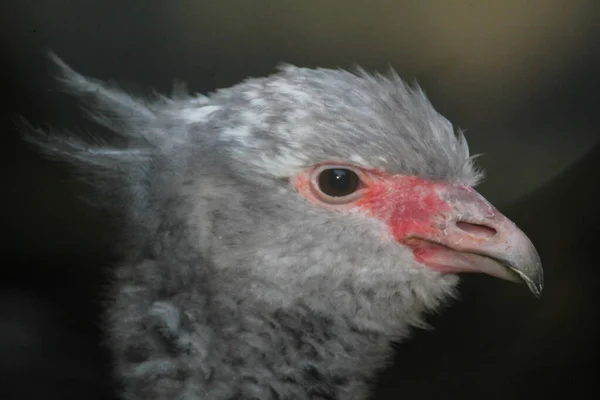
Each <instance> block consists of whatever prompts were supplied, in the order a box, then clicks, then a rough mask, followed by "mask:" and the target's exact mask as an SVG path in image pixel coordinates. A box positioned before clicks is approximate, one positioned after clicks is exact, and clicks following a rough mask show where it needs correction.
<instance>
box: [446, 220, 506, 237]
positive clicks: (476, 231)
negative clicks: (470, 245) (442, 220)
mask: <svg viewBox="0 0 600 400" xmlns="http://www.w3.org/2000/svg"><path fill="white" fill-rule="evenodd" d="M456 226H457V227H459V228H460V229H462V230H463V231H465V232H469V233H470V234H472V235H475V236H483V237H491V236H494V235H495V234H496V233H498V232H497V231H496V230H495V229H494V228H492V227H490V226H486V225H479V224H472V223H470V222H464V221H458V222H457V223H456Z"/></svg>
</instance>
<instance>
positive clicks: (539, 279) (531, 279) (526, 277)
mask: <svg viewBox="0 0 600 400" xmlns="http://www.w3.org/2000/svg"><path fill="white" fill-rule="evenodd" d="M511 270H512V271H513V272H515V273H516V274H517V275H519V277H520V278H521V279H522V281H523V282H524V283H525V284H526V285H527V287H528V288H529V291H531V293H532V294H533V295H534V296H535V297H536V299H539V298H540V297H541V296H542V292H543V290H544V273H543V270H542V268H541V265H537V266H536V267H535V268H533V271H534V273H533V274H525V273H523V271H522V270H520V269H516V268H511Z"/></svg>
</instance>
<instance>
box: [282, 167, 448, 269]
mask: <svg viewBox="0 0 600 400" xmlns="http://www.w3.org/2000/svg"><path fill="white" fill-rule="evenodd" d="M332 165H335V166H337V167H343V166H344V165H343V164H339V163H336V164H332ZM351 168H352V170H353V171H355V172H357V173H358V174H359V177H360V179H361V185H360V187H359V191H360V192H361V193H360V195H359V196H356V198H355V199H353V201H350V202H343V203H340V204H331V203H328V202H327V201H326V200H324V199H323V197H322V196H320V195H319V190H318V188H316V187H315V186H316V185H315V184H314V183H313V182H312V181H311V178H312V173H313V171H314V170H315V169H316V167H314V168H308V169H306V170H303V171H302V172H301V173H299V174H298V175H296V177H295V179H294V182H293V183H294V186H295V187H296V189H297V191H298V192H299V193H300V194H301V195H302V196H303V197H305V198H306V199H307V200H309V201H310V202H311V203H313V204H316V205H319V206H322V207H326V208H332V209H337V210H339V211H349V210H351V209H358V210H360V212H362V213H364V214H365V215H368V216H370V217H373V218H376V219H378V220H380V221H382V222H384V223H385V224H386V225H387V226H388V227H389V231H390V233H391V235H392V236H393V238H394V239H395V240H396V241H398V242H399V243H403V244H408V242H409V241H410V239H411V238H413V237H430V236H432V235H437V234H439V232H440V228H441V226H440V224H437V226H436V224H435V221H434V220H435V218H434V216H435V215H437V214H440V213H444V212H450V211H451V207H450V206H449V205H448V203H447V202H446V201H445V200H443V199H442V198H440V196H439V194H438V192H437V191H436V189H435V187H436V186H439V185H440V183H434V182H432V181H428V180H425V179H421V178H418V177H414V176H405V175H388V174H385V173H384V172H381V171H378V170H362V169H358V168H355V167H351ZM411 247H413V254H414V256H415V258H416V259H417V261H420V262H422V263H426V259H427V254H428V253H430V252H435V251H437V250H438V249H436V248H435V247H433V246H422V245H421V246H419V245H416V246H411ZM431 267H432V268H435V269H438V270H442V269H443V268H442V267H441V266H440V268H437V267H436V266H433V265H432V266H431Z"/></svg>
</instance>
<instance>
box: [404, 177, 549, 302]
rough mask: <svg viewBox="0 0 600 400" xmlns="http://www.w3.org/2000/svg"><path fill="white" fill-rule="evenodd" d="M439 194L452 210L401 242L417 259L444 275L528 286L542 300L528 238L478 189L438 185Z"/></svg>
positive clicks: (539, 277)
mask: <svg viewBox="0 0 600 400" xmlns="http://www.w3.org/2000/svg"><path fill="white" fill-rule="evenodd" d="M435 190H436V192H437V196H438V197H439V198H440V200H442V202H443V203H445V204H446V205H447V206H448V207H444V210H443V211H438V212H436V213H435V214H434V215H432V216H431V219H430V221H429V222H430V228H429V229H427V230H421V231H420V232H418V233H415V234H410V233H409V234H408V236H407V237H406V239H405V240H403V241H404V243H405V244H407V245H408V246H410V247H412V248H413V253H414V255H415V258H416V259H417V260H418V261H419V262H420V263H422V264H424V265H426V266H428V267H431V268H434V269H436V270H439V271H442V272H454V273H461V272H478V273H485V274H488V275H491V276H495V277H497V278H501V279H506V280H510V281H513V282H524V283H525V284H527V286H528V288H529V290H530V291H531V292H532V293H533V294H534V295H535V296H536V297H539V296H540V295H541V293H542V290H543V286H544V274H543V270H542V263H541V260H540V257H539V255H538V253H537V251H536V249H535V247H534V246H533V244H532V243H531V241H530V240H529V238H528V237H527V236H526V235H525V234H524V233H523V232H522V231H521V230H520V229H519V228H518V227H517V226H516V225H515V224H514V223H513V222H512V221H511V220H509V219H508V218H506V217H505V216H504V215H502V213H500V212H499V211H498V210H497V209H495V208H494V207H493V206H492V205H491V204H490V203H488V202H487V201H486V200H485V199H484V198H483V197H482V196H481V195H480V194H479V193H477V192H476V191H475V190H473V189H471V188H468V187H464V186H459V185H443V186H442V185H439V186H437V185H436V187H435Z"/></svg>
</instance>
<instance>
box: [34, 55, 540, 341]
mask: <svg viewBox="0 0 600 400" xmlns="http://www.w3.org/2000/svg"><path fill="white" fill-rule="evenodd" d="M55 61H56V63H57V65H58V66H59V67H60V71H61V81H62V82H63V83H64V84H65V87H66V88H67V89H68V90H69V91H71V92H73V93H75V94H76V95H77V96H78V97H80V98H81V99H82V100H83V101H84V104H85V105H86V106H87V107H88V111H89V114H90V115H91V116H92V118H93V119H94V120H95V121H96V122H98V123H100V125H102V126H104V127H106V128H109V129H110V131H112V132H113V133H115V134H116V135H115V138H117V139H118V140H112V141H107V142H103V143H101V142H99V141H96V142H94V143H91V144H90V143H85V142H83V141H81V139H79V138H76V137H74V136H65V135H58V136H54V135H51V136H45V137H44V138H43V139H42V138H41V137H39V136H38V138H37V139H36V141H37V142H38V143H41V145H42V147H43V148H44V149H46V151H47V152H49V153H52V154H57V155H59V156H61V157H62V158H66V159H69V160H71V161H72V162H74V163H75V164H76V165H77V166H79V167H82V168H84V167H85V168H86V169H87V170H88V171H90V172H91V173H92V174H93V176H95V177H96V179H95V180H94V181H93V182H95V183H96V184H97V183H98V182H109V183H108V184H109V185H111V186H110V188H111V190H105V192H107V193H108V192H110V193H113V194H114V193H116V194H117V196H118V198H117V199H116V200H115V199H113V200H112V207H113V208H115V207H116V208H120V209H121V210H123V218H124V221H125V224H124V230H125V231H126V237H127V239H128V241H129V243H130V244H131V247H130V249H131V250H130V252H131V253H132V254H133V253H135V254H138V255H139V254H145V252H150V253H152V254H153V257H160V254H161V253H165V255H166V256H173V253H174V252H182V251H185V252H187V253H194V254H197V255H198V256H199V258H200V259H201V260H202V263H201V265H200V264H198V265H197V266H195V267H194V266H192V267H191V271H195V270H196V269H197V270H200V269H202V270H203V274H205V276H206V279H207V280H208V281H209V282H210V284H211V285H212V287H213V288H214V290H218V291H220V292H222V293H229V294H230V295H231V297H232V298H238V299H241V300H240V301H248V299H252V301H260V302H261V304H264V305H265V306H266V307H269V306H272V307H275V308H285V307H289V306H292V305H293V304H296V303H298V302H303V303H304V304H305V305H307V306H308V307H309V308H311V309H314V310H316V311H319V312H325V313H339V314H344V315H347V316H350V317H352V318H355V319H357V320H361V321H363V322H364V323H365V324H369V325H377V326H380V327H382V330H385V329H386V328H393V327H394V326H395V322H394V321H395V320H396V319H398V320H400V319H404V320H407V319H408V320H412V321H413V323H418V320H419V315H420V313H421V312H422V311H423V310H426V309H431V308H435V307H436V306H438V305H439V304H440V303H441V302H442V301H443V300H444V299H446V298H447V297H448V296H451V295H452V294H453V293H454V288H455V286H456V283H457V279H458V278H457V274H460V273H485V274H488V275H491V276H494V277H498V278H502V279H507V280H512V281H521V282H525V283H526V284H527V286H528V287H529V289H530V290H531V291H532V292H533V293H534V294H536V295H539V294H540V293H541V291H542V286H543V275H542V268H541V263H540V259H539V257H538V254H537V253H536V250H535V248H534V247H533V245H532V244H531V242H530V241H529V239H528V238H527V236H526V235H525V234H524V233H523V232H522V231H521V230H519V229H518V228H517V226H515V224H514V223H513V222H511V221H510V220H509V219H508V218H506V217H505V216H504V215H502V213H500V212H499V211H498V210H497V209H496V208H494V207H493V206H492V205H491V204H490V203H489V202H488V201H486V199H484V198H483V197H482V196H481V195H480V194H479V193H478V192H477V191H475V190H474V187H475V185H476V184H477V182H478V181H479V179H480V177H481V173H480V172H479V171H478V170H477V169H476V167H475V166H474V162H473V157H472V156H471V155H470V154H469V149H468V145H467V141H466V139H465V137H464V136H463V134H462V133H461V132H456V131H455V130H454V128H453V126H452V124H451V123H450V122H449V121H448V120H447V119H446V118H444V117H443V116H442V115H440V114H439V113H438V112H437V111H436V110H435V109H434V108H433V106H432V105H431V103H430V102H429V101H428V100H427V98H426V96H425V95H424V93H423V92H422V90H421V89H420V88H419V87H417V86H414V87H409V86H408V85H407V84H405V83H404V82H403V81H402V80H401V79H400V78H399V77H398V76H397V75H396V74H395V73H393V72H390V73H389V74H388V75H385V76H384V75H371V74H368V73H366V72H364V71H362V70H358V71H356V72H347V71H342V70H331V69H308V68H298V67H294V66H291V65H285V66H282V67H281V68H280V69H279V71H278V72H277V73H275V74H273V75H271V76H268V77H264V78H252V79H248V80H246V81H243V82H241V83H239V84H237V85H235V86H232V87H229V88H226V89H221V90H218V91H216V92H214V93H212V94H210V95H208V96H200V95H196V96H189V95H186V94H182V93H178V94H177V93H176V94H174V95H173V96H172V97H168V98H167V97H162V96H158V97H157V98H155V99H154V100H152V101H149V100H144V99H139V98H134V97H132V96H130V95H128V94H126V93H124V92H123V91H121V90H119V89H118V88H116V87H111V86H108V85H106V84H104V83H102V82H99V81H96V80H93V79H90V78H87V77H84V76H82V75H79V74H77V73H76V72H74V71H73V70H71V69H70V68H69V67H68V66H66V65H65V64H64V63H63V62H62V61H60V60H59V59H57V58H55ZM107 143H109V144H107ZM115 143H119V145H116V144H115ZM97 178H103V180H98V179H97ZM176 249H179V250H176ZM181 249H184V250H181ZM179 256H181V254H179ZM187 269H188V272H187V273H188V274H189V273H190V272H189V270H190V266H188V268H187ZM175 273H176V271H175ZM182 273H183V272H182ZM192 273H193V272H192ZM155 281H156V280H155ZM158 281H159V282H158V283H156V284H157V285H166V283H165V282H160V280H158ZM400 317H403V318H400Z"/></svg>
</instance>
